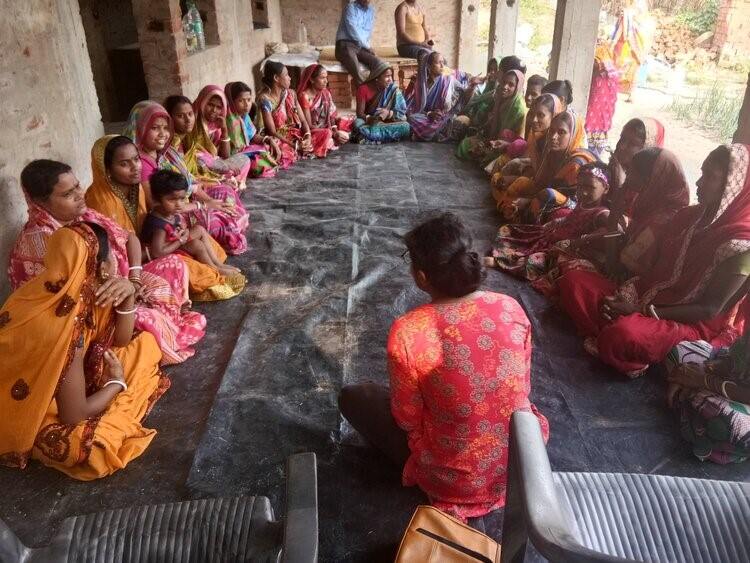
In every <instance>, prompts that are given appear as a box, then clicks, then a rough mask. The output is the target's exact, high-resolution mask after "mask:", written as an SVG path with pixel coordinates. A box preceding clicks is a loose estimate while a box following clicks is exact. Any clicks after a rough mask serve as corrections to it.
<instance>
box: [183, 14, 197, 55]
mask: <svg viewBox="0 0 750 563" xmlns="http://www.w3.org/2000/svg"><path fill="white" fill-rule="evenodd" d="M182 32H183V33H184V34H185V43H186V44H187V52H188V53H195V51H196V50H197V49H198V39H197V37H195V31H193V25H192V23H191V22H190V21H189V20H188V16H187V14H185V16H183V18H182Z"/></svg>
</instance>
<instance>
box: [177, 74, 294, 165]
mask: <svg viewBox="0 0 750 563" xmlns="http://www.w3.org/2000/svg"><path fill="white" fill-rule="evenodd" d="M224 94H225V96H226V99H227V104H228V108H227V134H228V135H229V143H230V152H231V154H233V155H235V154H239V153H242V154H244V155H246V156H247V157H248V158H249V159H250V176H251V177H252V178H272V177H273V176H275V175H276V168H277V167H278V165H277V164H276V158H278V156H280V151H279V147H278V141H277V140H276V139H275V138H273V137H264V136H263V135H260V134H259V133H258V129H257V128H256V127H255V124H254V123H253V120H252V119H251V118H250V111H251V110H252V108H253V92H252V90H251V89H250V86H248V85H247V84H245V83H244V82H229V83H228V84H227V85H226V86H225V87H224ZM170 98H172V96H170V97H169V98H167V100H166V101H165V109H166V110H167V111H168V112H169V114H170V115H172V111H173V110H177V109H179V108H176V107H174V106H173V107H172V108H169V107H166V103H167V101H170ZM176 105H177V104H175V106H176Z"/></svg>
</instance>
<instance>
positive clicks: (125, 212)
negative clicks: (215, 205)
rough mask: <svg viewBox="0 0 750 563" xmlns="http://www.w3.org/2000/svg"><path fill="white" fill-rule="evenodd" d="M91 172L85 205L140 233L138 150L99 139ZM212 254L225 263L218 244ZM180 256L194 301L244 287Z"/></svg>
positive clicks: (234, 292) (239, 278) (141, 194)
mask: <svg viewBox="0 0 750 563" xmlns="http://www.w3.org/2000/svg"><path fill="white" fill-rule="evenodd" d="M116 138H119V139H124V140H127V141H128V143H124V141H122V142H120V141H118V142H117V143H113V145H111V146H115V145H118V144H120V143H122V146H119V148H117V149H114V150H112V149H111V148H110V149H108V147H109V146H110V143H112V141H113V139H116ZM91 168H92V171H93V176H94V179H93V182H92V184H91V186H90V187H89V189H88V191H87V192H86V203H87V205H88V206H89V207H91V208H92V209H94V210H96V211H98V212H99V213H101V214H102V215H105V216H107V217H109V218H110V219H112V220H114V221H115V222H116V223H117V224H118V225H120V226H121V227H122V228H123V229H125V230H126V231H128V232H131V233H139V232H140V230H141V227H142V225H143V220H144V219H145V217H146V214H147V213H148V210H147V208H146V197H145V194H144V192H143V188H142V187H141V185H140V183H139V182H140V177H141V164H140V158H139V155H138V148H137V147H136V146H135V145H134V144H133V143H132V141H130V140H129V139H128V138H127V137H118V136H117V135H108V136H105V137H102V138H101V139H99V140H98V141H97V142H96V143H94V147H93V148H92V149H91ZM128 170H129V171H128ZM146 250H147V251H148V249H146ZM214 251H215V252H216V253H217V256H219V257H220V258H221V259H222V260H226V256H227V255H226V253H225V252H224V251H223V250H222V248H221V247H220V246H219V245H218V244H215V245H214ZM147 255H148V252H146V256H147ZM179 256H180V258H181V259H182V260H183V262H185V265H186V266H187V268H188V272H189V274H188V275H189V286H190V294H191V297H192V298H193V300H194V301H220V300H223V299H231V298H232V297H235V296H236V295H239V294H240V293H241V292H242V290H243V289H244V287H245V278H244V276H242V275H240V274H238V275H237V276H232V277H230V278H225V277H224V276H222V275H221V274H219V272H218V271H217V270H216V269H215V268H212V267H211V266H208V265H206V264H201V263H200V262H198V261H197V260H194V259H193V258H192V257H190V256H187V255H183V254H179Z"/></svg>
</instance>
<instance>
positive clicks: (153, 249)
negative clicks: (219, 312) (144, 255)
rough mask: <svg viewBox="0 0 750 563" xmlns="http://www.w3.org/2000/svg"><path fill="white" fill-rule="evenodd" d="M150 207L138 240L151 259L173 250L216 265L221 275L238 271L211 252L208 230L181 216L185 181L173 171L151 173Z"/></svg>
mask: <svg viewBox="0 0 750 563" xmlns="http://www.w3.org/2000/svg"><path fill="white" fill-rule="evenodd" d="M150 183H151V197H152V202H153V209H152V210H151V211H150V212H149V214H148V215H147V216H146V219H145V220H144V222H143V227H142V229H141V241H142V242H143V244H145V245H146V246H147V247H148V248H149V252H150V254H151V257H152V258H159V257H161V256H166V255H167V254H172V253H173V252H178V251H180V252H184V253H186V254H189V255H190V256H192V257H193V258H195V259H196V260H197V261H199V262H202V263H203V264H208V265H209V266H213V267H214V268H216V269H217V270H218V271H219V273H221V274H222V275H224V276H232V275H235V274H238V273H240V270H238V269H237V268H235V267H233V266H228V265H226V264H222V263H221V261H220V260H219V259H218V258H217V256H216V253H215V252H214V250H213V248H212V246H211V241H210V235H209V234H208V231H206V229H204V228H203V227H202V226H200V225H193V226H190V225H188V224H186V220H185V219H184V218H183V217H182V215H180V214H181V213H182V212H183V210H184V208H185V205H186V204H187V190H188V184H187V180H186V179H185V177H184V176H183V175H182V174H179V173H177V172H174V171H172V170H157V171H156V172H154V173H153V174H152V175H151V178H150Z"/></svg>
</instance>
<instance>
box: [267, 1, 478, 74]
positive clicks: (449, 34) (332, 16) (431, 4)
mask: <svg viewBox="0 0 750 563" xmlns="http://www.w3.org/2000/svg"><path fill="white" fill-rule="evenodd" d="M345 2H346V0H318V1H316V2H311V1H310V0H280V3H281V19H282V29H283V38H284V41H286V42H289V43H296V42H297V41H298V29H299V23H300V21H302V22H304V24H305V26H306V27H307V37H308V41H309V42H310V43H311V44H313V45H316V46H320V45H333V44H334V43H335V41H336V30H337V29H338V25H339V20H340V19H341V11H342V6H343V5H344V3H345ZM400 3H401V0H374V1H373V2H372V5H373V6H374V8H375V14H376V17H375V29H374V30H373V34H372V36H373V40H372V43H373V45H374V46H376V47H382V46H388V45H391V46H394V47H395V46H396V23H395V20H394V15H393V14H394V12H395V10H396V6H398V5H399V4H400ZM421 3H422V6H423V7H424V9H425V12H426V13H427V25H428V26H429V27H430V29H431V31H432V33H433V35H436V36H437V40H438V49H439V50H440V52H442V53H443V55H444V56H445V58H446V60H447V61H448V64H449V65H454V66H455V65H456V62H457V60H458V37H459V31H460V29H461V0H421ZM475 4H476V5H477V6H478V5H479V0H477V2H476V3H475ZM477 12H478V10H473V11H472V13H473V14H477Z"/></svg>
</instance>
